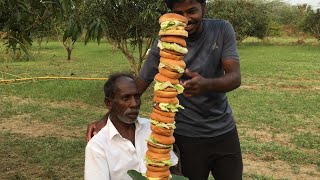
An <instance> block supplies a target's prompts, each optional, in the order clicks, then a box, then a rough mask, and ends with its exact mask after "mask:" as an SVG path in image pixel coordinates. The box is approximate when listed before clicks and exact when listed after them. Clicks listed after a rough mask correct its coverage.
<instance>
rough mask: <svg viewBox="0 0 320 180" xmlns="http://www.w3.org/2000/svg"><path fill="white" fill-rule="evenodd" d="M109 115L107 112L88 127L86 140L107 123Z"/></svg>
mask: <svg viewBox="0 0 320 180" xmlns="http://www.w3.org/2000/svg"><path fill="white" fill-rule="evenodd" d="M107 120H108V116H107V114H106V115H105V116H104V117H103V118H102V119H101V120H99V121H96V122H93V123H90V124H89V125H88V127H87V133H86V140H87V142H89V141H90V139H91V138H92V137H93V136H94V135H96V134H97V133H98V132H99V131H100V130H101V129H102V128H103V127H104V126H105V125H106V124H107Z"/></svg>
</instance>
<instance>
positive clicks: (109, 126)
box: [106, 115, 141, 140]
mask: <svg viewBox="0 0 320 180" xmlns="http://www.w3.org/2000/svg"><path fill="white" fill-rule="evenodd" d="M135 126H136V130H135V132H138V131H139V130H140V129H141V119H140V118H139V117H138V118H137V121H136V122H135ZM106 128H107V132H108V133H109V135H108V138H109V140H111V139H112V138H113V137H115V136H120V137H121V135H120V133H119V131H118V130H117V129H116V127H115V126H114V125H113V123H112V121H111V120H110V115H109V117H108V121H107V125H106Z"/></svg>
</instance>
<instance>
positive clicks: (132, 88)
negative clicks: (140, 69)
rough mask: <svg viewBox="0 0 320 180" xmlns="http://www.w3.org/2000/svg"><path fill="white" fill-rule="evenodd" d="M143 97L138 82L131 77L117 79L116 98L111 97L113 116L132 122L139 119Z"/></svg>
mask: <svg viewBox="0 0 320 180" xmlns="http://www.w3.org/2000/svg"><path fill="white" fill-rule="evenodd" d="M140 104H141V99H140V94H139V92H138V89H137V86H136V83H135V81H134V80H133V79H131V78H129V77H121V78H119V79H118V80H117V81H116V88H115V92H114V98H113V99H111V103H110V108H111V109H110V110H111V112H112V116H117V119H119V120H120V121H122V122H124V123H127V124H131V123H134V122H135V121H136V120H137V117H138V114H139V109H140Z"/></svg>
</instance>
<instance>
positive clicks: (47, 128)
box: [0, 114, 84, 139]
mask: <svg viewBox="0 0 320 180" xmlns="http://www.w3.org/2000/svg"><path fill="white" fill-rule="evenodd" d="M62 127H63V125H61V124H59V123H54V124H53V123H42V122H38V121H35V120H32V119H31V115H28V114H23V115H16V116H12V117H10V118H7V119H0V129H1V131H7V132H11V133H16V134H21V135H24V136H28V137H48V136H51V137H59V138H64V139H70V138H79V137H82V136H84V128H81V129H79V128H73V129H72V130H68V129H64V128H62Z"/></svg>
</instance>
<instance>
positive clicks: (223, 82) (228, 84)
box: [182, 59, 241, 97]
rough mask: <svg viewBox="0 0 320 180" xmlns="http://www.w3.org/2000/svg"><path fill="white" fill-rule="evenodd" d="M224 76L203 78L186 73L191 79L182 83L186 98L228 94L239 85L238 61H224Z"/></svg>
mask: <svg viewBox="0 0 320 180" xmlns="http://www.w3.org/2000/svg"><path fill="white" fill-rule="evenodd" d="M222 63H223V67H224V71H225V74H224V75H223V76H221V77H218V78H204V77H202V76H201V75H200V74H198V73H197V72H190V71H188V70H187V71H186V75H187V76H189V77H191V79H189V80H187V81H185V82H183V84H182V85H183V86H184V87H185V90H184V95H185V96H186V97H191V96H196V95H200V94H202V93H205V92H210V91H214V92H229V91H232V90H234V89H236V88H238V87H239V86H240V84H241V73H240V63H239V61H238V60H233V59H228V60H224V61H223V62H222Z"/></svg>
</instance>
